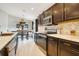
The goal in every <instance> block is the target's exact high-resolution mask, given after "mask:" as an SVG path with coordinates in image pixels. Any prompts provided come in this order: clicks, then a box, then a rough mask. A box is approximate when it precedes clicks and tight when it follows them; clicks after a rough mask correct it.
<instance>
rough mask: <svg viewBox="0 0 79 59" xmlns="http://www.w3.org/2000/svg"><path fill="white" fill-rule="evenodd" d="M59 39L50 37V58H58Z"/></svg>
mask: <svg viewBox="0 0 79 59" xmlns="http://www.w3.org/2000/svg"><path fill="white" fill-rule="evenodd" d="M57 49H58V39H57V38H54V37H48V49H47V55H48V56H57V53H58V50H57Z"/></svg>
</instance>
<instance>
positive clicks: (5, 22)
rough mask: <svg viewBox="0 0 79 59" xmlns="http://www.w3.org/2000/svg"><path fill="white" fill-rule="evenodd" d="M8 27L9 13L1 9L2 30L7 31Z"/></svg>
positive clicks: (0, 22)
mask: <svg viewBox="0 0 79 59" xmlns="http://www.w3.org/2000/svg"><path fill="white" fill-rule="evenodd" d="M7 27H8V14H7V13H6V12H4V11H2V10H0V32H1V31H6V30H7Z"/></svg>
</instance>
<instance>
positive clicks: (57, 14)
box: [52, 3, 64, 24]
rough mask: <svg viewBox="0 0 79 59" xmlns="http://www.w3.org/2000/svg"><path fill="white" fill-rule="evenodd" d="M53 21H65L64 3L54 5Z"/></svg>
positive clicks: (56, 22) (55, 22)
mask: <svg viewBox="0 0 79 59" xmlns="http://www.w3.org/2000/svg"><path fill="white" fill-rule="evenodd" d="M52 8H53V11H52V12H53V23H54V24H58V23H59V22H62V21H63V12H64V11H63V3H56V4H55V5H54V6H53V7H52Z"/></svg>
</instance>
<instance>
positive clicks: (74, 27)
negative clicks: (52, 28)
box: [58, 19, 79, 36]
mask: <svg viewBox="0 0 79 59" xmlns="http://www.w3.org/2000/svg"><path fill="white" fill-rule="evenodd" d="M58 33H59V34H66V35H76V36H79V19H78V20H71V21H65V22H62V23H60V24H58Z"/></svg>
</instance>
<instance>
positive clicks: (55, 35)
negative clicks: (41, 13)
mask: <svg viewBox="0 0 79 59" xmlns="http://www.w3.org/2000/svg"><path fill="white" fill-rule="evenodd" d="M47 36H50V37H56V38H60V39H65V40H69V41H74V42H79V36H73V35H63V34H47Z"/></svg>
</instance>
